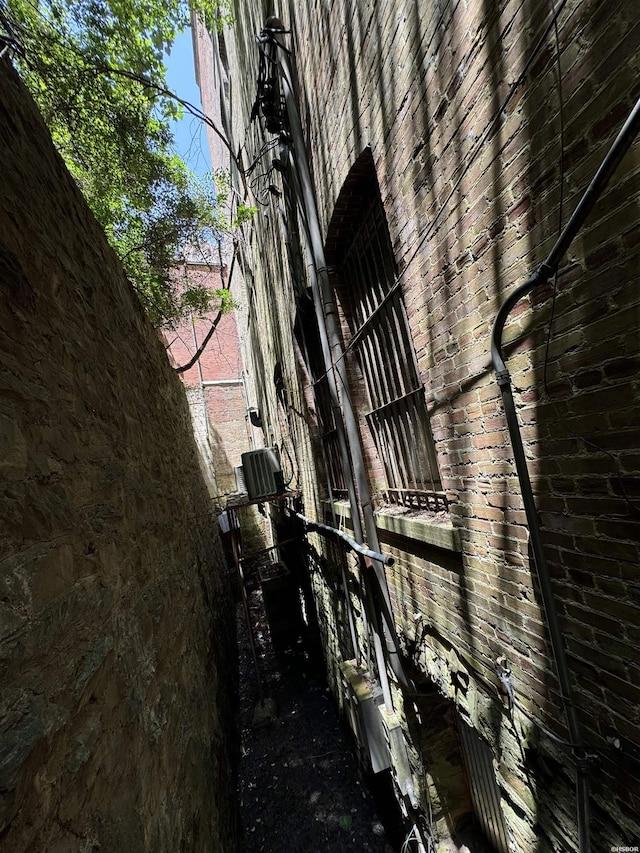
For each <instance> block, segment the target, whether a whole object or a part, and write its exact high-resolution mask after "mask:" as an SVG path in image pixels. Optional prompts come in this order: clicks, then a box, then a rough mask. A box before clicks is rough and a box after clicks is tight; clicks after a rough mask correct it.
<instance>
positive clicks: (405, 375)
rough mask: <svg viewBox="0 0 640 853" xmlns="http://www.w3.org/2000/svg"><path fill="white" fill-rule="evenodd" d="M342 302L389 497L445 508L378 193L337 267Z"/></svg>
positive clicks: (349, 342)
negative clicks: (347, 313) (346, 313)
mask: <svg viewBox="0 0 640 853" xmlns="http://www.w3.org/2000/svg"><path fill="white" fill-rule="evenodd" d="M338 273H339V278H340V283H341V288H342V292H343V294H344V296H345V297H346V299H345V298H343V299H342V303H343V305H346V306H347V307H348V310H349V313H350V315H351V316H349V317H348V318H347V323H348V326H349V328H350V332H351V337H350V339H349V340H347V341H346V346H347V349H349V350H351V351H353V352H355V354H356V356H357V360H358V365H359V367H360V370H361V373H362V379H363V382H364V386H365V389H366V396H367V409H368V410H367V412H366V414H365V416H364V419H365V421H366V424H367V426H368V428H369V430H370V432H371V436H372V439H373V442H374V444H375V448H376V451H377V453H378V456H379V458H380V461H381V464H382V466H383V469H384V474H385V478H386V484H387V488H386V497H387V499H388V500H390V501H392V502H393V503H402V504H406V505H409V506H414V507H415V508H430V509H442V508H444V506H446V504H445V503H444V496H442V495H441V494H439V493H440V490H441V484H440V476H439V473H438V465H437V461H436V454H435V449H434V446H433V440H432V437H431V430H430V427H429V419H428V414H427V407H426V400H425V396H424V389H423V387H422V384H421V382H420V380H419V378H418V370H417V364H416V357H415V350H414V348H413V342H412V340H411V335H410V332H409V323H408V320H407V314H406V310H405V306H404V299H403V294H402V290H401V287H400V283H399V280H398V273H397V269H396V265H395V261H394V258H393V250H392V246H391V239H390V237H389V231H388V228H387V222H386V218H385V213H384V208H383V206H382V202H381V200H380V197H379V195H377V196H376V197H375V198H374V200H373V202H372V204H371V206H370V207H369V209H368V211H367V213H366V214H365V216H364V218H363V219H362V220H361V221H360V223H359V225H358V228H357V230H356V232H355V236H354V238H353V241H352V242H351V244H350V246H349V248H348V249H347V250H346V252H345V253H344V255H343V257H342V259H341V263H340V266H339V269H338Z"/></svg>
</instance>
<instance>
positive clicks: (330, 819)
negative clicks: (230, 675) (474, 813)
mask: <svg viewBox="0 0 640 853" xmlns="http://www.w3.org/2000/svg"><path fill="white" fill-rule="evenodd" d="M283 603H285V606H284V611H285V613H288V605H287V604H286V601H285V597H284V596H283V598H282V600H281V601H280V606H281V607H282V605H283ZM248 609H249V619H250V623H251V629H252V636H253V639H254V644H255V652H256V658H257V663H258V668H259V671H260V684H259V682H258V678H257V676H256V666H255V663H254V658H253V655H252V651H251V645H250V641H249V631H248V629H247V620H246V618H245V611H244V608H243V606H242V604H240V605H239V606H238V611H237V624H238V647H239V664H240V712H241V742H242V753H241V762H240V802H241V817H242V825H243V835H244V846H243V850H244V853H343V851H350V850H353V851H356V850H357V851H364V853H413V851H415V850H417V849H418V846H417V843H416V842H415V841H410V842H409V841H408V840H407V839H406V838H405V832H406V828H405V827H403V826H402V823H401V820H400V816H399V813H398V807H397V803H396V801H395V797H394V794H393V790H392V787H391V786H392V782H391V779H390V777H388V774H384V773H380V774H377V775H373V774H370V775H369V776H368V777H367V778H365V777H364V776H363V775H362V774H361V772H360V770H359V768H358V762H357V759H356V753H355V749H354V743H353V739H352V737H351V734H350V732H349V731H348V730H347V729H346V728H345V727H344V726H343V724H342V723H341V721H340V718H339V715H338V708H337V705H336V703H335V701H334V699H333V696H332V695H331V694H330V692H329V690H328V688H327V685H326V681H325V679H324V668H323V664H322V661H321V659H320V651H319V649H316V650H315V653H314V650H313V648H312V646H310V645H309V641H308V638H305V639H304V640H303V639H302V637H303V636H304V630H303V631H301V636H300V637H298V638H297V639H296V637H295V636H293V637H289V638H286V637H285V639H284V641H283V640H282V639H281V641H280V642H278V643H276V644H274V643H273V642H272V637H271V632H270V630H269V624H268V621H267V615H266V611H265V606H264V601H263V595H262V591H261V588H260V585H259V584H255V583H250V584H249V594H248ZM284 621H285V622H287V619H285V620H284ZM277 634H278V631H277V630H274V635H275V636H276V637H277ZM429 847H430V849H431V851H434V853H489V850H490V846H489V845H488V844H487V843H486V841H485V840H484V839H483V837H482V834H481V833H479V832H478V830H477V827H476V826H474V825H473V824H472V825H468V826H466V827H464V828H461V829H460V831H459V834H458V836H457V839H456V842H454V841H453V839H452V838H450V837H446V838H444V837H440V838H438V839H437V840H436V839H433V840H432V841H430V842H429Z"/></svg>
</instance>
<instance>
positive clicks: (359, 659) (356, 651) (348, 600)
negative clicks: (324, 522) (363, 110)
mask: <svg viewBox="0 0 640 853" xmlns="http://www.w3.org/2000/svg"><path fill="white" fill-rule="evenodd" d="M278 209H279V211H280V217H281V219H282V227H283V230H284V231H285V233H287V224H286V218H285V211H284V208H283V206H282V205H281V204H279V205H278ZM287 239H288V237H287ZM300 335H301V337H302V346H303V348H304V355H305V360H306V362H307V364H310V363H311V360H310V357H309V347H308V345H307V339H306V336H305V333H304V328H303V325H302V324H301V325H300ZM310 379H312V377H310ZM310 385H311V393H312V394H313V400H314V403H315V405H316V409H317V410H319V409H320V405H319V399H318V387H317V383H315V382H313V381H311V382H310ZM320 451H321V453H322V462H323V465H324V470H325V472H326V474H327V491H328V493H329V503H330V506H331V520H332V521H333V527H336V526H337V523H338V519H337V516H336V508H335V505H334V502H333V487H332V486H331V477H330V476H329V460H328V458H327V451H326V447H325V442H324V441H322V440H321V441H320ZM340 571H341V579H342V589H343V592H344V601H345V605H346V608H347V619H348V621H349V633H350V634H351V645H352V646H353V653H354V655H355V660H356V666H357V667H359V666H360V664H361V663H362V655H361V654H360V644H359V642H358V632H357V631H356V622H355V618H354V616H353V607H352V606H351V596H350V595H349V585H348V583H347V573H346V571H345V568H344V565H341V566H340ZM360 609H361V611H362V613H364V608H363V607H362V605H361V608H360ZM365 626H366V622H365Z"/></svg>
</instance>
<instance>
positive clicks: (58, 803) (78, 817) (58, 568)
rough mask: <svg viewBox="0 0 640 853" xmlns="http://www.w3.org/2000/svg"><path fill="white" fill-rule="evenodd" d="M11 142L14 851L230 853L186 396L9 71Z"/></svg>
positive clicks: (1, 171) (7, 246)
mask: <svg viewBox="0 0 640 853" xmlns="http://www.w3.org/2000/svg"><path fill="white" fill-rule="evenodd" d="M0 123H1V124H2V129H3V130H2V144H1V145H0V200H1V201H0V235H1V236H0V287H1V288H2V300H1V302H0V329H1V336H0V337H1V338H2V353H1V355H0V365H1V367H2V373H1V377H2V378H1V380H0V383H1V384H0V471H1V474H2V479H1V482H0V502H1V504H2V514H1V517H2V523H1V524H0V537H1V546H0V547H1V552H0V681H1V689H0V733H1V734H0V850H2V851H3V853H4V852H5V851H6V853H9V851H10V853H17V851H26V850H58V851H62V850H89V849H91V850H105V851H106V850H109V851H116V850H127V851H149V850H154V851H163V850H166V851H175V850H193V851H196V850H198V851H200V850H203V849H215V850H221V851H222V850H229V851H231V850H235V849H237V820H236V806H235V768H236V750H237V743H236V740H235V734H234V730H235V729H234V727H235V723H234V720H235V711H234V701H235V700H234V697H235V693H236V688H235V680H236V675H235V668H234V648H233V630H234V628H233V625H232V624H231V622H230V620H229V617H230V614H231V612H232V608H231V606H230V605H231V599H230V595H229V590H228V589H227V587H226V583H225V582H224V580H223V579H224V577H225V572H224V569H223V566H224V560H223V557H222V552H221V549H220V545H219V541H218V537H217V533H216V530H217V527H216V524H215V519H214V518H212V516H211V513H210V502H209V498H208V495H207V492H206V489H205V485H204V482H203V480H202V478H201V477H200V476H199V473H198V463H197V455H196V450H195V446H194V442H193V437H192V433H191V429H190V422H189V414H188V408H187V405H186V402H185V399H184V392H183V390H182V388H181V386H180V383H179V382H178V380H177V379H176V377H175V375H173V372H172V370H171V368H170V366H169V364H168V362H167V359H166V356H165V353H164V348H163V346H162V344H161V343H160V341H159V340H158V338H157V335H156V333H155V332H154V330H153V329H152V328H151V326H150V325H149V323H148V322H147V320H146V318H145V317H144V316H143V313H142V309H141V308H140V306H139V304H138V302H137V300H136V298H135V296H134V294H133V291H132V289H131V287H130V285H129V283H128V282H127V281H126V279H125V277H124V275H123V273H122V269H121V266H120V264H119V263H118V261H117V259H116V258H115V256H114V255H113V253H112V251H111V250H110V248H109V246H108V245H107V242H106V239H105V237H104V234H103V233H102V232H101V231H100V229H99V227H98V225H97V224H96V222H95V220H94V218H93V217H92V215H91V213H90V211H89V210H88V208H87V206H86V204H85V202H84V200H83V199H82V197H81V195H80V193H79V191H78V189H77V187H76V186H75V184H74V182H73V180H72V178H71V177H70V175H69V173H68V172H67V170H66V168H65V167H64V165H63V164H62V161H61V160H60V158H59V157H58V155H57V154H56V153H55V151H54V149H53V145H52V143H51V139H50V137H49V135H48V133H47V131H46V129H45V127H44V125H43V123H42V120H41V118H40V117H39V115H38V113H37V111H36V109H35V106H34V105H33V103H32V101H31V100H30V98H29V97H28V95H27V94H26V92H25V90H24V88H23V87H22V86H21V85H20V83H19V81H18V79H17V77H16V75H15V74H14V72H13V71H12V69H11V68H10V66H9V65H8V63H7V61H6V59H4V60H2V61H1V62H0Z"/></svg>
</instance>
